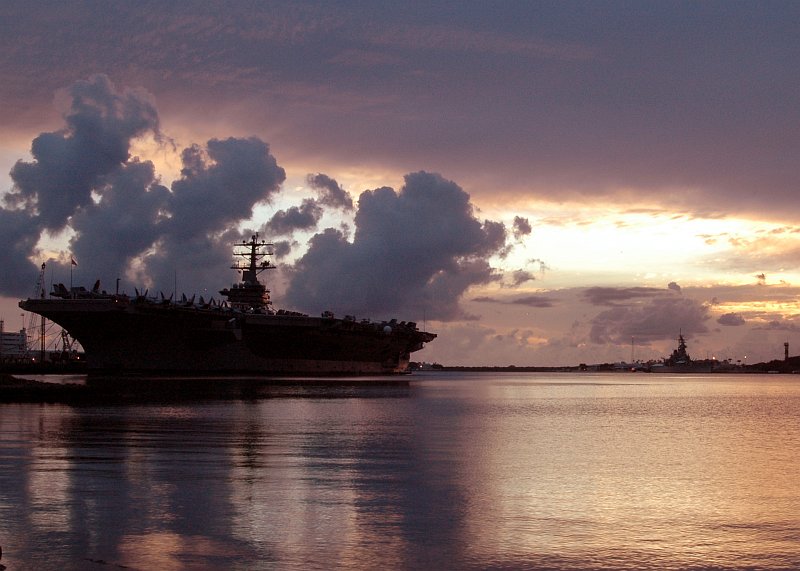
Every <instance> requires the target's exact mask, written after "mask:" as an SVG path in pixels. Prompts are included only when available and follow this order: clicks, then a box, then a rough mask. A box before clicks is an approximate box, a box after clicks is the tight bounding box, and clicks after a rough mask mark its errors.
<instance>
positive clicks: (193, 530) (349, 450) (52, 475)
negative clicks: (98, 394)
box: [0, 373, 800, 570]
mask: <svg viewBox="0 0 800 571" xmlns="http://www.w3.org/2000/svg"><path fill="white" fill-rule="evenodd" d="M285 388H288V387H285ZM309 390H311V389H309ZM317 390H318V392H317V393H315V394H314V393H312V394H291V393H290V392H284V393H272V394H270V393H263V392H261V393H256V394H253V395H249V396H248V395H247V394H241V395H240V396H238V397H235V398H234V397H232V398H222V399H218V398H208V399H203V398H200V399H198V398H194V397H191V398H184V399H181V398H175V399H163V400H159V399H152V400H150V401H144V402H132V403H131V402H129V403H126V404H93V405H91V406H82V405H81V406H71V405H60V404H52V405H41V404H36V405H26V404H14V405H0V545H2V548H3V559H2V563H3V564H4V565H6V566H7V567H8V568H9V569H10V570H11V569H14V570H16V569H44V570H49V569H93V568H97V569H117V568H120V567H121V566H126V567H128V568H132V569H148V570H149V569H159V570H179V569H210V568H213V569H275V568H278V569H331V568H356V569H375V568H395V569H423V568H424V569H485V568H504V569H511V568H515V569H516V568H550V569H586V568H591V569H669V568H675V569H686V568H715V569H740V568H758V569H791V568H799V567H800V543H798V542H797V538H798V537H800V515H798V510H797V506H798V505H800V483H798V480H797V477H796V476H797V473H798V468H800V465H799V464H800V461H798V459H797V454H796V451H797V450H798V449H800V385H798V384H797V383H794V382H792V377H790V376H777V375H769V376H750V375H735V376H734V375H732V376H728V375H723V374H718V375H713V376H707V377H692V376H687V375H678V376H670V375H659V376H646V377H640V376H635V378H634V377H632V376H630V375H625V374H619V375H615V374H608V375H591V374H588V375H587V374H584V375H578V374H576V375H571V374H562V375H546V374H526V375H523V374H512V373H509V374H472V375H466V374H456V373H424V374H416V375H414V376H413V377H412V378H411V383H410V385H409V386H407V387H397V386H392V387H380V386H367V385H363V386H356V387H351V388H349V389H346V388H344V387H338V388H330V387H328V388H326V387H318V388H317ZM348 390H349V391H351V392H350V393H349V394H348V393H347V392H346V391H348ZM337 391H338V392H337ZM326 396H334V397H337V398H325V397H326ZM272 397H276V398H272Z"/></svg>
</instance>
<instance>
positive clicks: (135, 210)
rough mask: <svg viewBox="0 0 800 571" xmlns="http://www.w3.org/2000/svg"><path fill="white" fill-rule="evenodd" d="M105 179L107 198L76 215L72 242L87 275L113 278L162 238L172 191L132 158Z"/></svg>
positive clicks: (148, 167) (150, 169)
mask: <svg viewBox="0 0 800 571" xmlns="http://www.w3.org/2000/svg"><path fill="white" fill-rule="evenodd" d="M105 180H106V185H105V187H104V189H103V194H102V200H100V201H99V202H98V203H97V204H95V203H90V204H88V205H86V206H85V207H83V208H81V209H79V210H78V211H77V212H76V214H75V215H74V216H73V217H72V224H71V226H72V228H73V229H74V230H75V233H76V234H75V236H74V237H73V238H72V240H71V244H70V246H71V249H72V252H73V253H74V254H75V256H76V257H77V259H78V260H80V262H81V266H80V268H81V273H82V274H83V273H84V271H91V272H93V273H94V274H95V275H96V276H97V277H98V278H99V277H103V278H104V279H106V280H110V279H116V278H117V277H124V276H125V274H126V272H127V270H128V267H129V265H130V263H131V261H132V260H133V258H135V257H136V256H138V255H140V254H141V253H142V252H144V251H146V250H147V249H148V248H150V247H151V246H152V245H153V244H154V243H156V241H157V240H159V238H161V236H162V234H163V232H164V231H165V225H166V223H167V219H166V216H165V211H166V209H167V208H168V206H169V203H170V193H169V190H167V189H166V188H165V187H164V186H162V185H160V184H158V182H157V177H156V174H155V170H154V167H153V164H152V163H149V162H138V161H131V162H129V163H127V164H125V165H123V166H122V167H121V168H120V169H118V170H117V171H115V173H114V174H113V175H110V176H108V177H106V179H105ZM84 267H85V268H86V269H85V270H84ZM66 270H69V268H66ZM61 275H63V273H62V274H61Z"/></svg>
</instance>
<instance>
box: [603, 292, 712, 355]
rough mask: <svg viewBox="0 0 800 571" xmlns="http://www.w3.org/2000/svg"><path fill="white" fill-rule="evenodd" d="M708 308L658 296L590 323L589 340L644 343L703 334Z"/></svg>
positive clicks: (614, 311) (617, 309)
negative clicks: (632, 339)
mask: <svg viewBox="0 0 800 571" xmlns="http://www.w3.org/2000/svg"><path fill="white" fill-rule="evenodd" d="M611 305H613V304H611ZM709 318H710V316H709V313H708V307H707V306H706V305H704V304H702V303H699V302H697V301H695V300H692V299H689V298H684V297H678V296H662V297H656V298H653V299H650V300H648V301H647V302H646V303H643V304H640V305H633V306H613V307H611V309H608V310H606V311H603V312H602V313H600V314H598V315H596V316H595V317H594V318H593V319H592V320H591V331H590V338H591V340H592V342H594V343H615V344H618V343H628V342H630V339H631V337H633V338H635V339H636V341H637V343H648V342H652V341H660V340H666V339H673V338H675V336H676V334H677V332H678V331H683V333H684V335H686V336H691V335H693V334H699V333H706V332H707V331H708V329H707V327H706V325H705V322H706V321H708V319H709Z"/></svg>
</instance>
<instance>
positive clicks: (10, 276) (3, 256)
mask: <svg viewBox="0 0 800 571" xmlns="http://www.w3.org/2000/svg"><path fill="white" fill-rule="evenodd" d="M33 226H34V224H33V221H32V219H31V217H30V216H29V215H28V214H27V213H26V212H24V211H21V210H3V209H0V243H2V244H3V248H2V250H0V264H2V268H3V271H2V272H0V293H3V294H6V295H10V296H15V297H22V296H28V295H31V294H33V293H34V291H33V290H34V284H35V283H36V275H37V272H38V271H39V267H38V265H37V264H35V263H32V262H31V261H30V260H29V259H28V258H29V256H30V255H31V254H32V253H33V252H34V248H35V246H36V242H37V241H38V240H39V234H38V232H34V231H32V227H33Z"/></svg>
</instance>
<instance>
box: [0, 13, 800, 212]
mask: <svg viewBox="0 0 800 571" xmlns="http://www.w3.org/2000/svg"><path fill="white" fill-rule="evenodd" d="M112 16H113V17H112ZM798 18H800V6H798V5H797V3H791V2H781V3H776V4H775V6H774V8H773V9H770V10H764V9H763V8H762V7H761V6H760V5H759V4H758V3H735V4H733V5H731V4H729V3H710V4H704V5H703V6H701V7H697V6H694V5H692V4H686V3H671V2H667V3H652V4H651V3H648V4H646V5H636V6H630V5H628V4H626V3H614V4H612V5H608V6H601V5H598V4H595V3H580V4H578V5H572V4H571V3H557V2H555V3H548V4H547V5H545V6H542V5H538V4H537V3H527V2H508V3H502V4H501V5H497V6H494V7H493V8H492V10H487V9H486V7H485V6H484V5H483V4H482V3H480V2H477V3H467V4H463V3H452V4H451V3H429V4H422V3H417V4H415V6H414V9H413V10H407V9H405V10H404V9H403V6H402V5H400V4H396V3H385V2H378V3H372V4H370V5H364V4H363V3H354V2H337V3H335V4H331V3H324V2H307V3H303V5H302V7H297V6H295V5H294V4H292V3H286V4H275V3H263V4H256V5H251V4H249V3H231V4H229V5H226V8H225V10H224V14H222V13H221V12H220V9H219V7H218V6H216V5H215V4H213V3H209V4H200V3H198V4H194V5H193V6H192V11H191V17H188V16H187V13H186V9H185V7H184V6H181V5H175V6H173V5H172V4H170V3H161V4H158V5H156V4H153V3H144V4H142V3H126V4H124V5H114V6H113V8H112V7H110V6H109V5H101V4H98V3H96V2H89V3H79V4H75V3H48V4H46V5H45V4H38V3H36V4H31V3H30V2H23V1H22V0H8V1H6V2H4V3H2V5H0V19H2V21H4V22H9V23H11V24H9V25H8V26H6V27H5V29H4V32H5V33H4V34H3V35H2V37H0V48H2V53H3V55H4V57H3V58H2V72H3V78H4V81H3V85H2V86H0V100H2V101H3V109H2V113H4V116H3V117H2V118H3V120H4V122H7V121H13V122H14V123H16V124H17V125H22V124H25V123H26V122H27V123H28V124H30V122H31V121H34V120H38V118H39V117H40V110H41V108H42V106H43V105H42V103H43V102H45V103H46V99H47V98H49V94H50V93H51V92H52V88H53V87H55V86H57V85H63V84H64V83H66V81H67V79H66V78H68V77H70V76H73V77H74V76H75V75H76V74H80V75H85V74H86V73H88V70H90V69H106V70H112V69H113V70H115V73H116V74H118V75H117V77H118V78H121V79H122V80H123V81H126V82H128V83H135V84H145V85H149V86H154V87H157V88H158V89H159V98H160V100H161V101H168V102H169V105H171V106H172V108H173V109H174V110H176V111H178V112H180V113H182V114H185V117H186V118H187V120H188V118H191V120H193V121H196V122H198V123H199V122H204V123H205V122H210V121H216V120H218V119H217V118H218V117H219V116H220V115H222V116H224V117H225V119H226V121H230V122H236V124H237V127H240V129H237V130H241V129H246V130H247V132H281V133H282V134H283V136H284V138H283V139H282V143H281V144H282V145H285V146H286V147H291V150H292V153H297V154H299V153H301V152H305V153H307V154H314V155H316V156H319V157H324V158H325V159H326V160H325V164H336V163H337V162H339V163H342V164H345V163H346V164H350V165H354V164H365V162H370V163H372V165H380V166H384V167H386V166H390V167H391V168H393V169H395V172H397V171H399V172H405V170H401V169H408V168H409V167H408V165H428V164H431V163H432V164H435V165H436V168H438V169H443V170H447V171H449V172H455V169H457V168H458V169H459V170H458V172H459V177H461V178H460V180H462V182H463V183H464V184H472V183H474V182H475V181H479V180H481V178H482V177H484V176H485V174H486V165H487V164H492V165H494V166H495V168H494V169H493V170H494V171H495V173H502V175H497V174H496V175H495V176H496V177H497V178H499V177H500V176H502V180H501V181H499V186H501V187H503V188H506V189H508V191H509V192H517V193H520V194H522V193H525V192H529V191H530V189H531V188H537V189H546V190H547V192H548V193H549V194H550V195H551V196H553V197H555V198H565V197H569V196H570V195H574V193H575V192H577V193H581V194H583V195H589V196H591V197H596V196H598V195H601V196H602V195H606V196H608V195H612V194H613V193H615V192H616V191H617V190H618V189H621V188H625V189H635V190H636V192H637V194H638V195H639V196H643V195H646V194H649V198H652V199H661V200H665V201H669V203H670V204H673V205H674V204H677V205H681V206H684V207H688V208H692V209H695V208H696V209H698V210H706V211H707V210H708V209H709V207H713V208H714V209H717V210H718V209H720V208H723V206H720V205H724V208H725V209H727V210H733V209H760V210H766V209H771V210H772V211H773V212H781V211H782V210H783V209H785V208H787V207H788V208H796V200H794V194H795V187H796V184H795V183H796V178H797V177H796V156H795V155H796V153H795V152H794V149H796V148H797V146H798V143H799V142H800V131H799V130H798V128H797V125H798V124H800V120H798V119H799V118H800V115H799V114H800V109H798V106H797V105H795V104H794V101H795V94H796V91H797V86H796V80H795V76H796V74H795V71H796V70H795V63H794V62H796V61H797V60H798V58H799V57H800V45H798V42H797V41H796V30H795V27H794V26H793V23H794V22H796V21H798ZM65 23H68V25H67V24H65ZM12 24H13V25H12ZM98 30H102V31H103V33H102V34H101V33H98ZM187 46H190V48H189V49H187ZM276 55H279V56H280V57H276ZM43 94H45V95H43ZM400 94H402V96H401V95H400ZM264 101H270V104H271V108H270V110H269V112H265V111H264V109H263V102H264ZM531 101H535V102H536V104H535V105H531ZM487 102H491V104H489V103H487ZM731 117H737V118H738V120H737V121H731V120H730V118H731ZM465 118H469V119H468V120H466V119H465ZM387 133H391V136H387ZM286 147H284V148H286ZM365 157H366V158H365ZM676 165H679V167H676ZM451 169H452V170H451ZM475 186H478V185H477V184H475ZM754 188H758V189H765V190H766V191H768V192H769V193H770V197H771V200H769V201H764V200H763V196H762V195H761V193H757V192H753V189H754ZM54 206H55V205H54ZM50 214H52V215H53V216H54V217H55V218H56V219H57V218H59V217H60V216H61V215H60V214H58V213H57V212H52V213H50Z"/></svg>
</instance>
